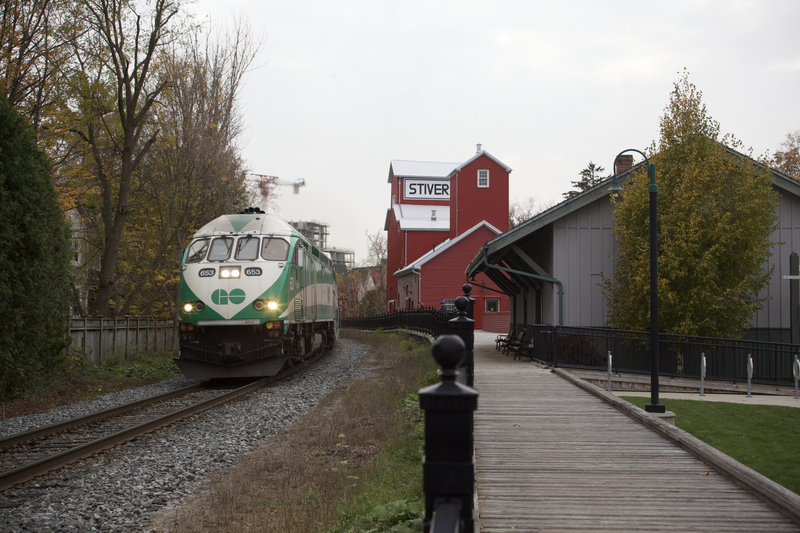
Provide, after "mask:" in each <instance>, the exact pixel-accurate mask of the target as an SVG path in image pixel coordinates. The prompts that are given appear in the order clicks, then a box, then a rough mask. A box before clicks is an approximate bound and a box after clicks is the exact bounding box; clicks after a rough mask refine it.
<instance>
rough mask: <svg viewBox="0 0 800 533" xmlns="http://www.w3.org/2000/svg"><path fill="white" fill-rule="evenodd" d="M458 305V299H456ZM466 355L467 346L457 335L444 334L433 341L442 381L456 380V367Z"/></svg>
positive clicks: (434, 355)
mask: <svg viewBox="0 0 800 533" xmlns="http://www.w3.org/2000/svg"><path fill="white" fill-rule="evenodd" d="M456 306H458V300H456ZM465 356H466V346H465V344H464V341H463V340H461V337H459V336H457V335H442V336H440V337H439V338H438V339H436V342H434V343H433V358H434V359H435V360H436V362H437V363H438V364H439V366H440V367H442V371H441V372H440V375H441V376H442V381H443V382H444V381H455V379H456V375H457V374H458V372H457V371H456V368H458V366H459V365H460V364H461V362H462V361H463V360H464V357H465Z"/></svg>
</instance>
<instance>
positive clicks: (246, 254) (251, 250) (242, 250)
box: [236, 235, 258, 261]
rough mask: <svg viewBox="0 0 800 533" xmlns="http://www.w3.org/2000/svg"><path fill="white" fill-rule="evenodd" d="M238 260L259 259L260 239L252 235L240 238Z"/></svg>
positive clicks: (237, 248) (237, 247)
mask: <svg viewBox="0 0 800 533" xmlns="http://www.w3.org/2000/svg"><path fill="white" fill-rule="evenodd" d="M236 259H238V260H239V261H254V260H256V259H258V237H253V236H252V235H248V236H247V237H239V242H237V243H236Z"/></svg>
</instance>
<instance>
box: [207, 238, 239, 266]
mask: <svg viewBox="0 0 800 533" xmlns="http://www.w3.org/2000/svg"><path fill="white" fill-rule="evenodd" d="M232 248H233V237H217V238H216V239H214V240H213V241H211V250H209V251H208V260H209V261H227V260H228V258H230V256H231V249H232Z"/></svg>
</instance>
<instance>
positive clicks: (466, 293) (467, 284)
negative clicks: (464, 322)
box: [461, 283, 472, 298]
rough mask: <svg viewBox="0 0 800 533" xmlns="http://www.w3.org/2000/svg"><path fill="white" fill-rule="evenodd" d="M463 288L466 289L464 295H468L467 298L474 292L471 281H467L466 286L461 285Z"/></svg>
mask: <svg viewBox="0 0 800 533" xmlns="http://www.w3.org/2000/svg"><path fill="white" fill-rule="evenodd" d="M461 289H462V290H463V291H464V296H466V297H467V298H469V297H470V295H471V294H472V285H470V284H469V283H465V284H464V286H463V287H461Z"/></svg>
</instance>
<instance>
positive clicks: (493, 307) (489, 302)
mask: <svg viewBox="0 0 800 533" xmlns="http://www.w3.org/2000/svg"><path fill="white" fill-rule="evenodd" d="M498 311H500V300H498V299H497V298H491V299H489V298H487V299H486V312H487V313H497V312H498Z"/></svg>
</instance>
